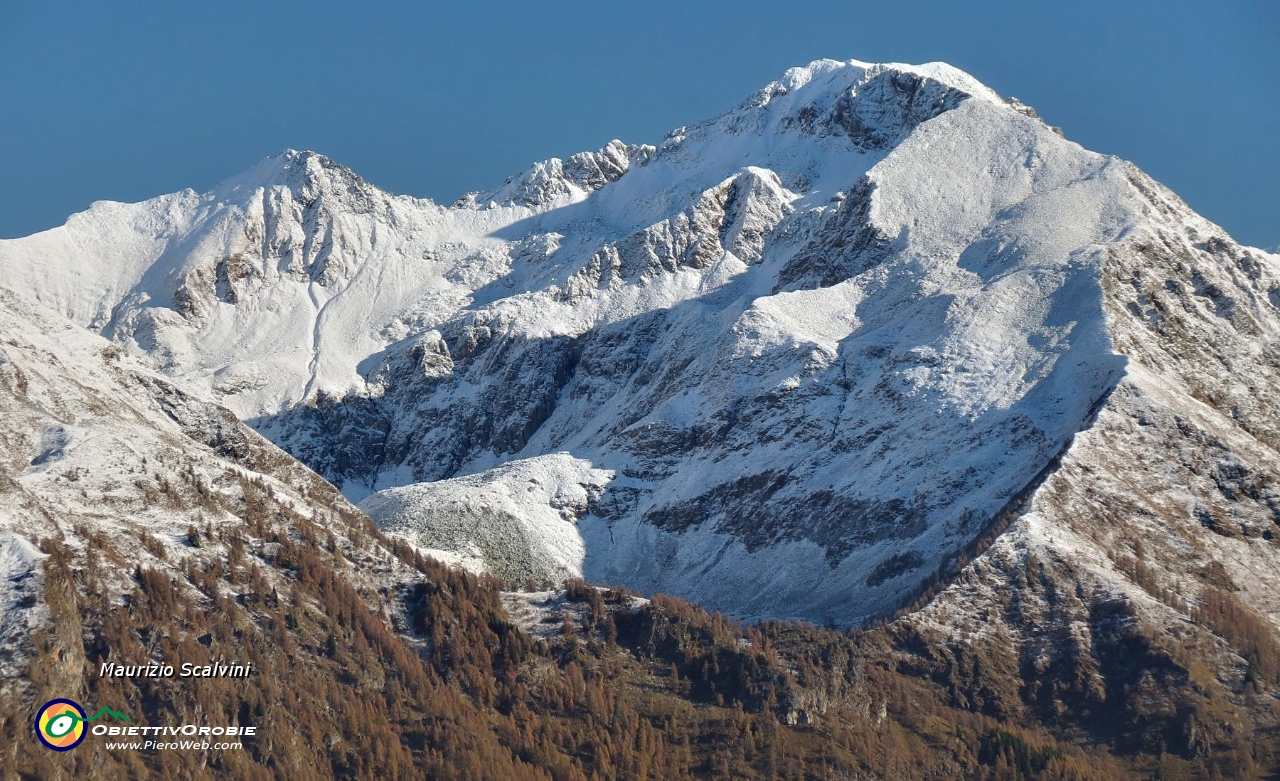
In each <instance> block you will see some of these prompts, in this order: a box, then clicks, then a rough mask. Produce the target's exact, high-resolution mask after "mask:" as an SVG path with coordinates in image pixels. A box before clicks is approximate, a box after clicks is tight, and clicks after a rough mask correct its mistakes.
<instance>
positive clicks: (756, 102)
mask: <svg viewBox="0 0 1280 781" xmlns="http://www.w3.org/2000/svg"><path fill="white" fill-rule="evenodd" d="M0 279H3V280H4V285H5V286H7V287H10V288H13V289H15V290H17V291H19V292H20V293H23V294H25V295H29V296H31V297H33V298H35V299H37V300H39V301H40V302H42V303H44V304H45V305H47V306H50V307H52V308H55V309H57V310H59V311H61V312H64V313H65V314H66V315H68V316H69V317H71V318H72V319H74V320H75V321H76V322H78V323H80V324H83V325H85V326H88V327H90V328H93V329H95V330H97V331H99V332H101V333H102V334H103V335H104V336H106V337H108V338H109V339H111V340H113V341H115V342H116V343H118V344H120V345H122V346H124V347H126V348H127V349H128V350H129V351H130V352H132V353H134V354H135V355H138V356H141V357H144V358H146V359H147V360H149V361H151V362H152V363H153V365H154V366H155V367H156V368H157V369H159V370H161V371H163V372H166V373H168V374H170V375H172V376H174V377H176V378H179V379H180V380H181V381H182V382H185V383H189V384H191V385H192V386H203V387H204V388H206V389H207V390H208V392H210V393H212V394H216V395H217V397H218V398H219V400H220V402H221V403H222V404H224V405H226V406H228V407H229V408H231V409H232V410H234V411H235V412H236V414H237V415H239V416H240V417H241V418H242V419H244V420H245V421H247V422H250V423H251V424H252V425H253V426H254V427H255V428H257V429H258V430H259V431H260V432H262V433H263V434H264V435H266V436H267V437H268V438H270V439H272V440H273V441H275V442H276V443H278V444H280V445H281V446H283V447H284V448H285V449H287V450H289V451H290V452H291V453H293V454H294V455H296V456H297V457H298V458H300V459H301V460H302V461H304V462H305V463H307V464H308V465H310V466H311V467H313V468H314V469H316V470H317V471H319V472H320V473H321V474H323V475H324V476H326V477H327V478H329V479H330V480H332V481H334V482H335V483H336V484H338V485H340V486H341V487H342V489H343V491H344V492H345V493H346V494H347V496H348V497H350V498H352V499H354V500H363V503H362V507H363V508H364V509H366V510H367V511H368V512H370V513H371V514H372V515H373V516H374V517H375V519H376V520H378V521H379V522H380V523H381V524H382V525H383V526H384V528H387V529H390V530H393V531H396V532H398V533H402V534H405V535H407V536H408V537H410V538H411V539H413V540H414V541H415V542H417V543H418V544H419V545H421V546H422V547H424V548H429V549H433V550H437V551H442V552H444V553H446V554H448V555H451V556H454V557H458V558H459V560H462V561H465V562H469V563H471V564H473V565H476V566H485V567H488V568H489V569H491V570H493V571H495V572H498V573H499V574H503V575H507V576H520V575H535V576H544V575H545V576H561V575H564V574H568V573H574V574H577V573H582V574H585V575H586V576H587V577H588V578H589V579H592V580H596V581H604V582H613V583H622V584H626V585H628V586H631V587H633V588H639V589H643V590H646V591H666V592H671V593H675V594H679V595H681V596H686V597H689V598H692V599H695V600H697V601H699V602H701V603H703V604H706V605H708V606H711V607H715V608H719V609H724V610H727V611H730V612H732V613H735V614H738V615H742V616H748V617H759V616H789V617H802V618H809V619H814V620H826V619H830V620H835V621H838V622H842V623H843V622H854V621H858V620H861V619H864V618H866V617H868V616H872V615H877V614H880V613H883V612H886V611H888V610H891V609H893V608H894V607H896V606H898V605H899V604H902V603H904V602H906V601H909V600H910V599H912V598H913V597H914V596H915V595H917V594H918V593H919V592H920V590H921V587H922V581H926V580H928V579H929V578H931V577H933V576H934V575H935V574H936V573H939V572H940V571H941V572H943V573H946V574H955V573H956V572H957V571H959V570H960V568H961V564H962V563H963V562H962V557H967V555H969V554H970V553H972V552H973V551H974V550H975V546H977V543H978V541H979V539H980V538H981V537H982V536H983V535H984V533H986V532H988V531H990V530H992V528H993V525H995V526H998V527H1002V526H1003V525H1004V524H1006V523H1009V522H1011V521H1012V522H1014V523H1015V528H1014V529H1013V530H1012V531H1011V532H1010V533H1009V534H1008V535H1006V537H1005V538H1004V540H1003V541H1002V543H1001V545H1009V544H1013V543H1012V542H1010V541H1011V540H1015V539H1017V535H1018V534H1022V535H1024V536H1025V535H1032V536H1034V535H1036V534H1039V535H1041V536H1042V537H1043V538H1044V540H1048V539H1050V538H1052V539H1053V540H1055V541H1061V540H1065V539H1067V530H1068V529H1077V531H1076V532H1072V534H1076V535H1078V534H1080V532H1079V527H1080V525H1081V523H1082V522H1081V518H1080V514H1089V513H1095V514H1096V517H1098V518H1099V519H1106V520H1105V522H1106V523H1108V524H1120V525H1121V526H1123V529H1124V530H1126V531H1125V532H1124V533H1125V534H1134V533H1136V532H1134V530H1135V529H1141V530H1142V535H1143V536H1145V535H1147V534H1154V535H1157V536H1160V535H1162V534H1165V530H1173V531H1172V532H1170V533H1169V534H1165V536H1164V538H1162V542H1161V545H1165V544H1167V545H1169V546H1172V547H1169V548H1168V552H1169V556H1170V557H1172V558H1170V559H1169V560H1168V561H1167V562H1166V564H1168V566H1169V567H1170V568H1171V569H1170V571H1171V572H1174V573H1175V574H1174V575H1171V576H1170V577H1175V578H1176V577H1181V575H1179V574H1177V573H1181V572H1183V569H1185V568H1181V569H1180V566H1181V565H1179V566H1174V565H1175V564H1177V562H1176V557H1177V556H1183V557H1186V556H1191V555H1192V554H1191V553H1188V551H1194V556H1193V557H1200V558H1197V559H1196V561H1197V563H1196V566H1197V567H1199V566H1207V565H1208V562H1209V561H1210V560H1213V561H1217V560H1219V559H1222V560H1228V559H1229V560H1231V561H1236V562H1237V564H1234V565H1232V566H1235V567H1236V568H1237V570H1239V571H1248V572H1256V573H1271V574H1270V575H1267V576H1266V578H1263V579H1262V580H1259V581H1258V582H1259V583H1261V584H1263V586H1265V585H1266V584H1267V583H1274V581H1275V577H1274V572H1275V568H1276V567H1277V566H1280V560H1278V559H1277V555H1276V549H1275V544H1274V543H1272V542H1271V537H1272V536H1274V535H1273V534H1272V531H1273V527H1274V525H1275V524H1276V522H1277V520H1278V519H1280V495H1276V494H1275V493H1274V491H1273V490H1272V489H1270V488H1269V487H1267V486H1269V485H1276V484H1280V472H1277V471H1275V464H1274V459H1275V454H1276V451H1277V449H1280V403H1278V400H1277V393H1280V390H1278V389H1280V358H1278V356H1277V344H1278V339H1280V309H1278V307H1280V258H1277V257H1276V256H1274V255H1270V254H1268V253H1265V252H1262V251H1260V250H1254V249H1250V248H1245V247H1240V246H1239V245H1237V244H1236V243H1234V242H1233V241H1231V239H1230V238H1229V237H1228V236H1227V235H1226V234H1225V232H1224V231H1222V230H1221V229H1220V228H1218V227H1217V226H1214V225H1212V224H1211V223H1209V222H1207V221H1205V220H1203V219H1202V218H1200V217H1198V216H1197V215H1195V214H1194V213H1193V212H1191V211H1190V210H1189V209H1188V208H1187V207H1186V206H1185V205H1184V204H1183V203H1182V202H1181V201H1179V200H1178V199H1177V198H1176V197H1175V196H1173V195H1172V194H1171V193H1169V192H1168V191H1167V190H1165V189H1164V188H1162V187H1161V186H1160V185H1158V184H1157V183H1155V182H1153V181H1152V180H1150V179H1149V178H1148V177H1146V176H1145V175H1144V174H1142V173H1141V172H1140V171H1138V170H1137V169H1136V168H1135V167H1134V166H1132V165H1131V164H1129V163H1126V162H1124V161H1121V160H1118V159H1116V158H1112V157H1106V156H1103V155H1099V154H1095V153H1093V152H1089V151H1087V150H1084V149H1082V148H1081V147H1080V146H1078V145H1076V144H1074V143H1072V142H1070V141H1067V140H1065V139H1064V138H1063V137H1062V136H1061V134H1060V132H1059V131H1058V130H1057V129H1055V128H1050V127H1049V126H1047V125H1046V124H1044V122H1042V121H1041V120H1040V119H1039V118H1038V117H1036V116H1035V113H1034V112H1033V111H1031V110H1030V109H1029V108H1028V107H1026V106H1024V105H1023V104H1021V103H1019V102H1017V101H1013V100H1010V101H1004V100H1002V99H1001V98H1000V97H999V96H997V95H995V94H994V93H993V92H992V91H990V90H989V89H987V88H985V87H984V86H982V85H981V84H979V83H978V82H977V81H975V80H974V79H973V78H971V77H970V76H968V75H966V74H964V73H961V72H959V71H957V70H955V69H954V68H951V67H949V66H946V65H941V64H930V65H925V66H905V65H867V64H863V63H857V62H836V61H829V60H824V61H819V62H815V63H812V64H810V65H809V66H806V67H803V68H794V69H791V70H789V71H787V72H786V73H785V74H783V76H782V77H781V78H780V79H779V80H778V81H776V82H773V83H772V84H770V85H768V86H766V87H765V88H764V89H763V90H761V91H760V92H758V93H756V94H755V95H753V96H751V97H750V98H749V99H748V100H747V101H745V102H744V103H742V104H741V105H740V106H737V107H735V108H734V109H732V110H730V111H728V112H726V113H725V114H723V115H721V116H720V117H717V118H715V119H712V120H709V121H706V122H702V123H700V124H697V125H692V126H688V127H684V128H680V129H677V130H675V131H673V132H672V133H670V134H668V136H667V138H666V139H665V140H663V142H662V143H661V144H659V145H657V146H636V145H626V144H623V143H621V142H616V141H615V142H611V143H610V144H609V145H607V146H606V147H605V148H603V149H601V150H599V151H598V152H592V153H583V154H580V155H575V156H573V157H571V158H569V159H568V160H564V161H561V160H549V161H546V162H543V163H539V164H537V165H535V166H533V167H532V168H530V169H529V170H528V171H526V172H524V173H523V174H520V175H519V176H515V177H512V178H511V179H509V180H508V181H507V182H505V183H503V184H502V186H500V187H498V188H497V189H494V190H492V191H488V192H483V193H476V194H471V195H468V196H467V197H465V198H463V199H462V200H460V201H459V202H458V203H456V204H453V205H452V206H449V207H444V206H440V205H437V204H434V203H432V202H430V201H425V200H419V199H414V198H408V197H403V196H393V195H390V194H388V193H385V192H383V191H381V190H379V189H377V188H375V187H373V186H372V185H370V184H368V183H366V182H364V181H363V180H361V179H360V178H359V177H358V176H357V175H356V174H354V173H353V172H351V171H350V170H348V169H346V168H343V167H342V166H340V165H337V164H336V163H333V162H332V161H329V160H327V159H326V158H324V157H322V156H320V155H317V154H313V153H308V152H302V153H299V152H286V153H284V154H283V155H281V156H279V157H275V158H271V159H269V160H266V161H264V162H263V163H261V164H260V165H258V166H257V167H255V168H254V169H252V170H250V171H248V172H247V173H245V174H243V175H241V176H239V177H236V178H233V179H230V180H228V181H227V182H225V183H223V184H222V185H220V186H219V187H217V188H215V189H214V190H213V191H211V192H209V193H204V194H198V193H195V192H192V191H186V192H183V193H178V194H174V195H170V196H164V197H161V198H157V199H153V200H151V201H146V202H143V203H139V204H114V203H98V204H95V205H94V206H93V207H91V208H90V209H89V210H88V211H87V212H84V213H82V214H78V215H75V216H73V217H72V218H70V219H69V220H68V222H67V224H66V225H64V226H62V227H60V228H56V229H54V230H51V231H47V232H45V233H41V234H37V235H35V236H31V237H28V238H25V239H19V240H13V241H4V242H0ZM1107 432H1115V433H1114V434H1108V433H1107ZM1120 432H1123V436H1122V435H1121V433H1120ZM1156 434H1159V436H1158V437H1157V436H1155V435H1156ZM1175 454H1181V455H1179V456H1177V458H1181V459H1182V460H1180V461H1178V460H1177V458H1175ZM1175 463H1176V464H1181V466H1180V467H1178V466H1175V465H1174V464H1175ZM1072 470H1080V474H1082V475H1088V476H1089V477H1088V479H1085V478H1084V477H1080V478H1079V479H1074V478H1072V477H1071V475H1073V474H1076V472H1073V471H1072ZM1103 475H1106V476H1109V477H1108V479H1107V480H1105V481H1104V480H1102V476H1103ZM1208 475H1216V477H1212V478H1211V477H1208ZM1272 476H1275V477H1276V480H1275V481H1273V480H1272ZM1073 479H1074V482H1072V480H1073ZM1063 481H1067V482H1068V484H1067V485H1064V482H1063ZM1126 481H1133V484H1132V485H1130V484H1129V483H1126ZM1161 481H1174V483H1171V484H1166V483H1163V482H1161ZM1177 481H1181V482H1177ZM1095 483H1096V484H1095ZM1246 484H1247V485H1248V486H1250V487H1249V488H1248V490H1245V488H1244V486H1245V485H1246ZM1086 486H1088V488H1087V489H1086ZM1068 488H1070V489H1071V490H1068ZM1139 490H1140V491H1141V493H1140V494H1139V493H1138V492H1139ZM1071 491H1075V492H1076V493H1071ZM1090 491H1099V492H1104V493H1105V492H1110V493H1108V494H1107V495H1110V494H1124V495H1128V494H1127V492H1130V491H1131V492H1133V495H1129V496H1128V499H1126V500H1125V501H1126V502H1129V503H1131V504H1132V503H1136V504H1133V507H1135V508H1137V507H1138V506H1139V505H1141V509H1133V513H1136V515H1133V516H1132V518H1131V516H1130V514H1128V511H1124V512H1120V511H1117V510H1115V507H1116V506H1117V505H1112V504H1108V505H1107V507H1106V508H1105V509H1104V508H1100V507H1096V506H1094V505H1093V503H1092V501H1093V500H1092V499H1091V498H1090V497H1091V496H1093V494H1091V493H1090ZM1215 491H1216V492H1217V493H1214V492H1215ZM1046 492H1052V494H1050V493H1046ZM1068 494H1069V495H1070V496H1072V497H1074V498H1072V499H1071V500H1070V501H1067V500H1065V499H1063V500H1061V501H1057V500H1054V501H1055V502H1056V503H1054V504H1052V507H1054V508H1056V509H1055V510H1054V512H1056V513H1058V515H1059V516H1061V515H1063V514H1066V515H1067V516H1070V517H1065V518H1064V517H1057V516H1055V515H1054V514H1053V512H1050V511H1049V510H1048V509H1047V508H1049V507H1050V504H1048V503H1049V502H1050V501H1051V497H1057V498H1058V499H1061V497H1063V496H1066V495H1068ZM1097 495H1101V494H1097ZM1117 501H1120V500H1119V499H1117ZM1118 506H1121V507H1128V506H1130V505H1129V504H1125V503H1123V502H1122V503H1121V504H1120V505H1118ZM1117 512H1120V515H1118V516H1117V515H1115V514H1116V513H1117ZM1268 514H1269V515H1268ZM1138 517H1140V518H1145V519H1148V520H1149V523H1148V520H1144V521H1142V522H1141V523H1138V522H1136V521H1134V520H1133V518H1138ZM1045 518H1050V519H1054V518H1056V520H1052V522H1049V521H1044V519H1045ZM1206 518H1208V519H1210V520H1205V519H1206ZM1037 519H1039V520H1037ZM1100 522H1103V521H1102V520H1100ZM1037 524H1040V525H1037ZM1045 524H1047V526H1046V525H1045ZM1135 524H1136V525H1135ZM1084 526H1086V527H1087V526H1088V524H1087V522H1086V523H1084ZM1058 529H1061V531H1058ZM1204 529H1209V530H1210V531H1209V532H1204V531H1203V530H1204ZM1223 530H1226V531H1223ZM1173 532H1176V533H1173ZM1117 534H1118V532H1117ZM1206 534H1207V535H1208V537H1207V539H1209V540H1211V542H1212V544H1205V543H1204V542H1203V541H1201V537H1205V536H1206ZM1099 535H1100V536H1099V537H1098V538H1097V539H1094V540H1093V541H1092V542H1089V543H1088V544H1087V545H1086V544H1085V543H1084V542H1080V541H1079V540H1075V541H1073V542H1071V543H1070V545H1071V546H1072V547H1061V546H1063V545H1066V544H1067V543H1065V542H1055V543H1054V544H1055V545H1059V547H1057V548H1053V550H1055V551H1058V552H1059V553H1062V555H1064V556H1067V557H1068V558H1070V557H1072V556H1076V555H1086V553H1088V554H1089V555H1092V553H1090V552H1097V553H1098V555H1102V556H1103V557H1104V558H1105V557H1106V556H1107V555H1110V554H1108V552H1107V550H1105V548H1106V545H1109V544H1111V542H1114V541H1115V540H1113V539H1112V536H1113V535H1111V533H1110V532H1106V531H1102V530H1100V531H1099ZM1121 536H1123V535H1121ZM1220 537H1221V538H1222V539H1219V538H1220ZM1228 538H1230V540H1232V541H1230V542H1228V541H1227V540H1228ZM1027 539H1031V537H1027ZM1035 539H1040V537H1035ZM1073 539H1074V538H1073ZM1176 540H1180V541H1181V542H1176V544H1175V542H1174V541H1176ZM1104 542H1105V543H1106V544H1104ZM1046 544H1047V543H1046ZM1089 545H1092V546H1094V547H1093V548H1089V547H1088V546H1089ZM1161 549H1162V550H1164V548H1161ZM1000 550H1003V548H1001V547H1000V546H997V548H996V549H993V551H994V552H993V553H992V554H991V555H995V554H997V553H999V552H1000ZM1024 552H1025V551H1024ZM1201 558H1202V559H1203V561H1202V560H1201ZM1240 562H1244V563H1240ZM983 566H986V565H983ZM975 571H976V570H974V569H973V568H972V567H971V568H970V569H969V570H966V572H969V573H970V574H972V573H973V572H975ZM1183 574H1185V573H1183ZM974 577H977V576H976V575H975V576H974ZM1259 577H1262V576H1261V575H1259ZM1243 587H1244V588H1245V589H1246V591H1247V590H1248V588H1249V587H1247V586H1243ZM1263 591H1265V589H1263ZM1263 591H1259V593H1258V594H1252V592H1250V593H1249V597H1250V600H1251V601H1250V604H1253V605H1255V606H1256V607H1257V609H1259V610H1261V611H1263V612H1266V613H1268V614H1269V615H1270V616H1271V617H1272V619H1273V620H1275V618H1276V616H1277V611H1280V605H1275V604H1272V603H1273V602H1274V600H1273V599H1272V598H1270V597H1267V596H1266V595H1265V593H1263ZM1271 593H1275V591H1274V589H1273V590H1272V592H1271ZM1254 597H1256V600H1255V599H1254ZM944 602H945V600H944ZM939 604H943V603H942V602H940V603H939ZM939 609H941V608H939ZM957 609H958V608H957Z"/></svg>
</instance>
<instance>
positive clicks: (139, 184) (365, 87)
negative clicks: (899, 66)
mask: <svg viewBox="0 0 1280 781" xmlns="http://www.w3.org/2000/svg"><path fill="white" fill-rule="evenodd" d="M819 57H834V58H837V59H849V58H856V59H861V60H870V61H877V62H882V61H899V62H926V61H931V60H945V61H947V62H950V63H952V64H954V65H956V66H958V67H960V68H963V69H965V70H967V71H969V72H970V73H972V74H974V75H975V76H977V77H978V78H979V79H981V80H982V81H984V82H986V83H987V84H989V85H990V86H992V87H993V88H995V89H996V90H997V91H998V92H1000V93H1001V94H1003V95H1006V96H1007V95H1016V96H1018V97H1019V98H1021V99H1022V100H1023V101H1024V102H1026V103H1029V104H1031V105H1032V106H1035V107H1036V109H1037V110H1038V111H1039V112H1040V114H1041V115H1042V116H1044V117H1045V119H1046V120H1047V121H1048V122H1050V123H1051V124H1056V125H1061V126H1062V127H1063V128H1064V130H1065V131H1066V134H1067V136H1068V137H1069V138H1072V139H1074V140H1076V141H1079V142H1080V143H1082V144H1084V145H1085V146H1087V147H1089V148H1092V149H1095V150H1097V151H1100V152H1107V153H1112V154H1117V155H1120V156H1122V157H1125V158H1128V159H1131V160H1133V161H1135V162H1137V163H1138V164H1139V165H1140V166H1142V167H1143V168H1144V169H1145V170H1146V171H1147V172H1148V173H1150V174H1152V175H1153V176H1155V177H1156V178H1157V179H1159V180H1161V181H1163V182H1164V183H1165V184H1167V185H1169V186H1170V187H1172V188H1173V189H1174V190H1176V191H1177V192H1178V193H1179V194H1181V195H1182V196H1183V197H1184V198H1185V199H1186V200H1187V201H1188V202H1189V203H1190V204H1191V205H1192V206H1193V207H1194V208H1196V209H1197V210H1199V211H1200V212H1201V213H1203V214H1204V215H1205V216H1207V217H1208V218H1210V219H1212V220H1214V221H1216V222H1218V223H1219V224H1221V225H1223V226H1225V227H1226V228H1227V229H1228V230H1229V231H1231V232H1232V233H1233V234H1234V235H1235V236H1236V237H1237V238H1238V239H1240V240H1242V241H1245V242H1248V243H1251V244H1255V245H1262V246H1268V247H1270V246H1274V245H1276V244H1277V243H1280V143H1278V141H1280V3H1276V2H1273V1H1272V0H1231V1H1230V2H1223V3H1206V2H1187V1H1184V0H1160V1H1154V0H1103V1H1097V0H1077V2H1074V3H1069V4H1063V3H1050V2H1047V1H1044V0H990V1H988V2H971V3H958V2H947V3H943V2H934V3H926V2H912V1H911V0H898V1H896V2H890V1H889V0H881V2H877V3H847V2H839V1H838V0H827V2H822V3H804V2H784V1H779V0H774V2H754V1H752V0H737V2H719V3H695V2H692V0H690V1H689V2H668V1H667V0H662V1H660V2H649V3H586V2H554V1H553V2H545V3H537V2H506V1H505V0H490V2H452V1H443V0H442V1H441V2H434V3H431V2H370V3H350V2H344V3H338V2H328V1H327V0H311V2H305V3H303V2H284V1H283V0H258V1H257V2H240V1H239V0H224V1H223V2H209V3H203V2H202V3H183V2H154V1H153V2H132V1H130V0H117V1H115V2H92V3H89V2H75V3H67V2H56V1H55V0H46V1H43V2H42V1H40V0H0V236H16V235H23V234H26V233H30V232H32V231H36V230H40V229H44V228H48V227H52V226H54V225H57V224H59V223H61V222H62V220H63V219H64V218H65V217H66V216H67V215H68V214H70V213H71V212H74V211H78V210H81V209H83V208H85V207H86V206H88V204H89V203H90V202H91V201H94V200H98V199H115V200H141V199H143V198H148V197H151V196H154V195H159V194H161V193H165V192H171V191H174V190H178V189H181V188H183V187H188V186H189V187H194V188H196V189H203V188H208V187H210V186H212V185H213V184H215V183H216V182H218V181H220V180H221V179H224V178H226V177H228V176H230V175H233V174H235V173H238V172H240V171H242V170H244V169H245V168H248V167H249V166H250V165H252V164H253V163H255V162H256V161H257V160H259V159H261V158H262V157H265V156H267V155H269V154H273V153H275V152H278V151H280V150H282V149H285V148H287V147H294V148H303V149H314V150H317V151H320V152H323V153H325V154H327V155H329V156H330V157H333V158H335V159H336V160H338V161H339V162H342V163H345V164H347V165H349V166H351V167H352V168H354V169H355V170H356V171H357V172H358V173H360V174H361V175H363V176H364V177H366V178H367V179H369V180H370V181H372V182H374V183H375V184H378V185H380V186H382V187H384V188H386V189H389V190H392V191H394V192H402V193H412V194H414V195H423V196H430V197H432V198H435V199H437V200H440V201H445V202H448V201H452V200H453V199H454V198H456V197H457V196H459V195H461V194H462V193H464V192H466V191H468V190H475V189H481V188H485V187H490V186H495V185H496V184H498V183H500V182H501V181H502V179H503V178H505V177H506V176H507V175H508V174H511V173H515V172H517V171H520V170H522V169H524V168H525V167H526V166H527V165H528V164H529V163H530V162H532V161H534V160H539V159H543V158H546V157H551V156H565V155H568V154H571V153H573V152H575V151H579V150H583V149H595V148H598V147H600V146H601V145H603V144H604V143H605V142H606V141H608V140H609V139H611V138H615V137H616V138H621V139H623V140H626V141H632V142H656V141H657V140H659V139H661V137H662V135H663V134H664V133H665V132H666V131H667V130H669V129H671V128H673V127H676V126H679V125H683V124H689V123H692V122H695V121H697V120H699V119H703V118H706V117H708V116H713V115H715V114H718V113H719V112H720V111H722V110H724V109H726V108H728V107H730V106H732V105H734V104H735V103H737V102H738V101H739V100H741V99H742V98H744V97H746V96H747V95H748V94H750V93H751V92H752V91H754V90H755V89H757V88H758V87H760V86H763V85H764V84H765V83H766V82H768V81H769V80H771V79H773V78H774V77H775V76H777V74H779V73H780V72H781V71H783V70H784V69H785V68H787V67H788V66H791V65H798V64H803V63H806V62H809V61H810V60H814V59H817V58H819Z"/></svg>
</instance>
